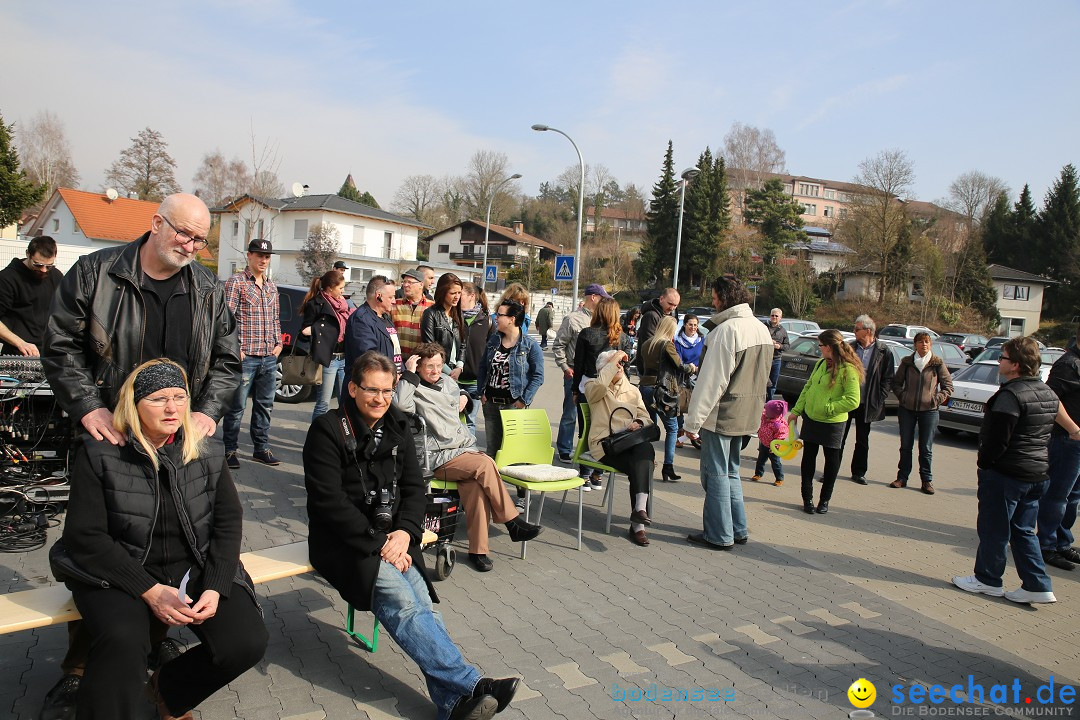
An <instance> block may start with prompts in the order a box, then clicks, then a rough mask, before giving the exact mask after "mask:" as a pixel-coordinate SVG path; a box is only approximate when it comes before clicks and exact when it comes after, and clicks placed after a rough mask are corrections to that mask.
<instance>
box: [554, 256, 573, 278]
mask: <svg viewBox="0 0 1080 720" xmlns="http://www.w3.org/2000/svg"><path fill="white" fill-rule="evenodd" d="M574 260H575V258H574V256H573V255H556V256H555V279H556V280H560V281H566V282H572V281H573V279H574Z"/></svg>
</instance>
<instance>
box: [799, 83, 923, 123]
mask: <svg viewBox="0 0 1080 720" xmlns="http://www.w3.org/2000/svg"><path fill="white" fill-rule="evenodd" d="M910 82H911V76H910V75H892V76H890V77H887V78H881V79H879V80H873V81H871V82H867V83H863V84H861V85H856V86H855V87H853V88H851V89H850V90H847V91H846V92H843V93H841V94H839V95H833V96H832V97H830V98H826V99H825V100H823V101H822V102H821V103H820V104H819V105H818V106H817V108H816V109H815V110H814V111H813V112H811V113H810V114H809V115H807V116H806V117H805V118H803V120H802V122H800V123H799V124H798V125H796V126H795V128H796V130H804V129H805V128H807V127H809V126H810V125H814V124H815V123H818V122H820V121H822V120H824V119H826V118H828V117H830V116H831V115H834V114H836V113H837V112H839V111H841V110H847V109H849V108H853V107H857V106H859V105H863V104H865V103H867V102H868V101H870V100H872V99H874V98H878V97H881V96H882V95H888V94H889V93H893V92H896V91H897V90H899V89H900V88H902V87H904V86H906V85H907V84H908V83H910Z"/></svg>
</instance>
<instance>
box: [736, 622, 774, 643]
mask: <svg viewBox="0 0 1080 720" xmlns="http://www.w3.org/2000/svg"><path fill="white" fill-rule="evenodd" d="M732 629H733V630H734V631H735V632H737V633H742V634H743V635H746V636H747V637H749V638H750V639H751V640H753V641H754V643H755V644H756V645H768V644H769V643H773V642H776V641H777V640H779V639H780V638H778V637H776V636H775V635H770V634H769V633H767V632H765V631H764V630H762V629H761V628H759V627H758V626H757V625H755V624H753V623H751V624H749V625H741V626H739V627H737V628H732Z"/></svg>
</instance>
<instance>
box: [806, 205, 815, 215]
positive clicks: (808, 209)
mask: <svg viewBox="0 0 1080 720" xmlns="http://www.w3.org/2000/svg"><path fill="white" fill-rule="evenodd" d="M803 215H817V205H814V204H812V203H803Z"/></svg>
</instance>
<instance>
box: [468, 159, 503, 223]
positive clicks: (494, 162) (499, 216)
mask: <svg viewBox="0 0 1080 720" xmlns="http://www.w3.org/2000/svg"><path fill="white" fill-rule="evenodd" d="M509 168H510V161H509V159H507V157H506V153H501V152H495V151H494V150H477V151H476V152H474V153H473V155H472V157H471V158H469V170H468V172H467V173H466V175H465V177H464V178H463V179H462V180H463V182H462V185H461V191H462V194H463V195H464V201H465V209H466V213H467V215H468V216H469V217H474V218H479V219H483V217H484V216H485V215H486V214H487V207H488V201H489V200H491V194H492V193H493V192H494V191H495V188H496V187H497V186H498V185H499V183H501V182H502V181H503V180H505V179H506V178H508V177H510V174H511V173H510V169H509ZM515 184H516V183H509V184H507V185H505V186H503V189H502V190H501V191H500V192H499V195H498V197H496V198H495V201H494V202H493V203H492V206H491V221H492V222H499V221H504V220H505V219H506V218H508V217H509V216H510V213H511V212H512V211H513V208H514V206H515V196H514V194H513V193H512V191H513V189H514V185H515Z"/></svg>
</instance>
